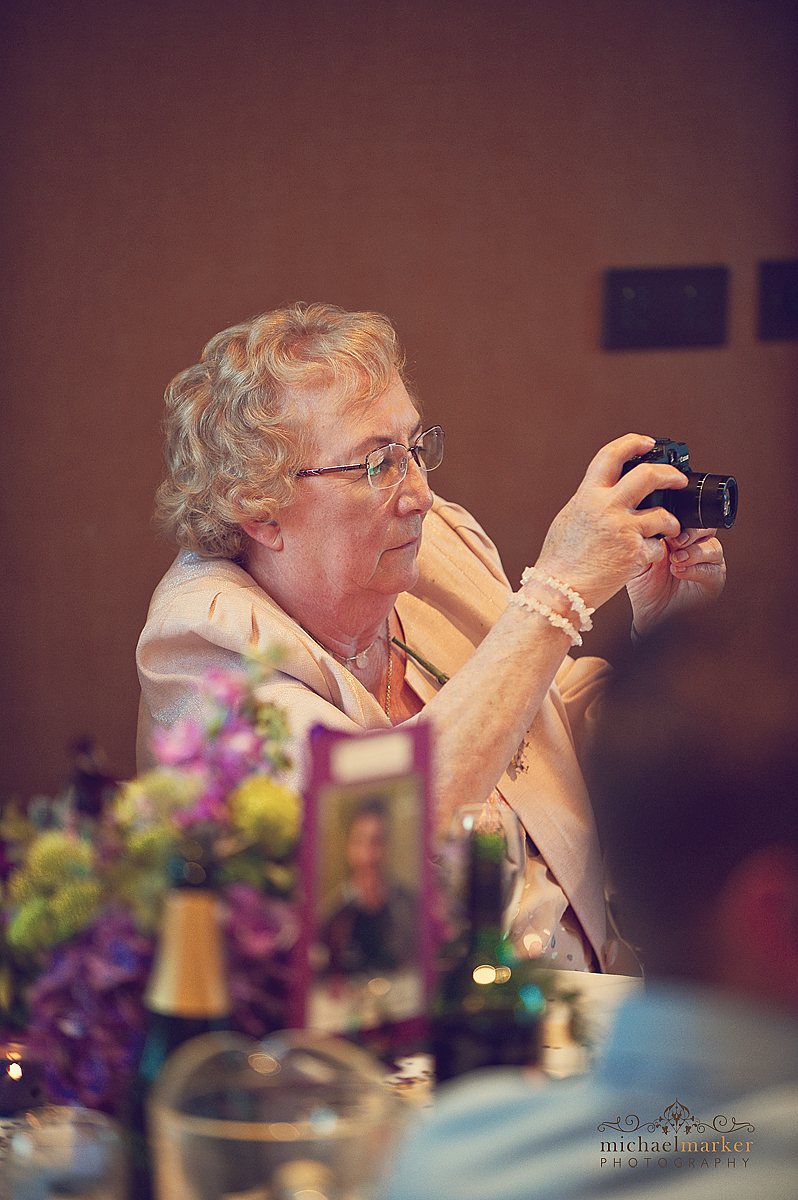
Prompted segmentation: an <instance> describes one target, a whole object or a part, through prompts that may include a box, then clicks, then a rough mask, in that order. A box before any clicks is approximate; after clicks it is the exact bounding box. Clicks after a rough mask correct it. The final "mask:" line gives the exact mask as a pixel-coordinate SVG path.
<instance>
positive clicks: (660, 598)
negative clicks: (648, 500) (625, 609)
mask: <svg viewBox="0 0 798 1200" xmlns="http://www.w3.org/2000/svg"><path fill="white" fill-rule="evenodd" d="M715 533H716V530H714V529H684V530H682V532H681V533H680V534H679V535H678V536H677V537H669V538H665V540H664V543H663V544H664V547H665V554H664V555H663V557H662V558H661V559H660V560H659V561H658V562H655V563H652V564H651V566H650V567H647V568H646V569H645V570H644V571H642V572H641V573H640V574H639V575H636V576H635V577H634V579H631V580H630V581H629V583H627V585H626V590H627V591H628V593H629V599H630V600H631V602H632V612H633V614H634V616H633V620H634V626H635V629H636V630H637V632H638V633H639V634H641V635H643V634H646V633H650V632H651V630H652V629H653V628H654V627H655V626H656V625H658V624H659V623H660V621H662V620H664V619H665V618H666V617H672V616H675V615H676V614H677V613H680V612H684V611H685V610H686V609H688V608H693V607H695V606H697V605H700V604H706V603H708V602H709V601H711V600H715V599H717V597H718V596H719V595H720V593H721V592H722V591H723V585H724V584H725V582H726V563H725V561H724V558H723V547H722V546H721V544H720V542H719V541H718V539H717V538H716V537H715Z"/></svg>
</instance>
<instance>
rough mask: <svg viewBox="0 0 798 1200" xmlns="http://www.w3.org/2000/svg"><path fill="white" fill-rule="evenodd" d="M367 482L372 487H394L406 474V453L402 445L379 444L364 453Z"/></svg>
mask: <svg viewBox="0 0 798 1200" xmlns="http://www.w3.org/2000/svg"><path fill="white" fill-rule="evenodd" d="M366 467H367V469H368V473H369V483H370V484H371V486H372V487H373V488H389V487H396V485H397V483H401V482H402V480H403V479H404V477H405V475H406V474H407V454H406V452H405V448H404V446H397V445H393V444H392V445H390V446H380V448H379V450H372V451H371V453H370V454H367V455H366Z"/></svg>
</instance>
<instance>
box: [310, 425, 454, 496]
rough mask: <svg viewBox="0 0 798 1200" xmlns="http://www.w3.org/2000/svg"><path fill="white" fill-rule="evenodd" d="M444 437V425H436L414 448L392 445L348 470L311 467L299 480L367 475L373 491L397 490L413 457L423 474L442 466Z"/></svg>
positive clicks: (421, 435) (419, 436) (379, 450)
mask: <svg viewBox="0 0 798 1200" xmlns="http://www.w3.org/2000/svg"><path fill="white" fill-rule="evenodd" d="M443 438H444V433H443V430H442V429H441V427H440V425H433V426H432V428H431V429H427V430H425V431H424V433H420V434H419V435H418V437H417V438H416V440H415V441H414V442H413V445H412V446H403V445H402V444H401V443H400V442H389V443H388V445H387V446H379V447H378V448H377V449H376V450H371V451H370V452H369V453H368V454H367V455H366V458H365V461H364V462H362V463H353V464H352V465H351V466H346V467H308V468H305V469H303V470H301V471H297V472H296V474H297V476H300V477H301V476H305V475H330V474H332V473H333V472H335V471H364V472H365V473H366V478H367V479H368V481H369V484H370V485H371V487H373V488H376V489H377V491H382V490H383V489H384V488H392V487H396V486H397V484H400V483H401V482H402V480H403V479H404V477H405V475H406V474H407V460H408V457H409V455H411V454H412V455H413V458H414V459H415V460H416V463H417V464H418V466H419V467H420V468H421V470H422V471H425V472H427V471H434V470H435V468H436V467H439V466H440V465H441V461H442V459H443Z"/></svg>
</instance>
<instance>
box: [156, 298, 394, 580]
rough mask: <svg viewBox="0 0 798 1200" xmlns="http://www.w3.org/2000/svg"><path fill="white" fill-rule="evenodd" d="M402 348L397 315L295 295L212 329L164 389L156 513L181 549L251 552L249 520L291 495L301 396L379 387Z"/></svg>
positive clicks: (367, 392) (299, 447) (368, 393)
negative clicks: (162, 463)
mask: <svg viewBox="0 0 798 1200" xmlns="http://www.w3.org/2000/svg"><path fill="white" fill-rule="evenodd" d="M394 373H398V374H399V376H400V378H401V379H402V380H403V382H405V383H407V380H406V379H405V377H404V354H403V352H402V349H401V347H400V345H399V342H398V340H397V337H396V333H395V331H394V328H393V326H392V324H391V322H390V321H389V320H388V318H387V317H384V316H382V315H381V314H379V313H371V312H346V311H345V310H344V309H342V308H338V307H337V306H336V305H333V304H302V303H298V304H291V305H287V306H285V307H284V308H278V309H275V310H274V311H273V312H267V313H263V314H262V315H261V316H257V317H253V318H252V319H251V320H250V321H245V322H243V324H241V325H234V326H233V327H232V328H231V329H225V330H224V331H223V332H222V333H218V334H217V335H216V336H215V337H213V338H211V340H210V341H209V342H208V344H207V346H206V347H205V349H204V350H203V353H202V358H201V360H200V362H199V363H197V364H196V365H195V366H193V367H188V368H187V369H186V370H185V371H181V372H180V374H179V375H177V376H176V377H175V378H174V379H173V380H172V382H171V383H170V385H169V387H168V388H167V391H166V397H165V399H166V416H165V419H164V430H165V433H166V448H165V453H166V462H167V475H166V478H165V479H164V481H163V483H162V484H161V486H160V487H159V489H158V493H157V496H156V508H155V515H156V520H157V522H158V524H159V525H160V527H161V529H162V530H163V531H164V532H165V533H167V534H168V535H169V536H170V537H172V538H173V539H174V540H175V541H176V542H177V544H178V545H179V546H182V547H184V548H185V549H188V550H194V551H196V552H197V553H199V554H203V555H207V556H209V557H215V558H232V559H241V558H243V557H244V553H245V550H246V547H247V542H248V536H247V534H246V533H245V532H244V530H243V529H242V527H241V524H242V522H243V521H251V520H258V521H264V520H270V519H272V518H273V517H274V515H275V514H276V513H277V512H278V510H279V509H281V508H284V507H285V506H286V505H288V504H290V503H291V500H292V499H293V497H294V494H295V490H296V487H297V483H296V480H295V478H294V473H295V472H296V471H297V470H299V469H300V468H301V467H303V466H306V465H307V464H306V463H305V462H304V461H303V456H304V454H305V441H306V438H305V436H303V428H302V425H301V423H300V422H299V421H298V420H297V419H296V417H295V414H294V405H293V403H292V402H293V400H294V399H295V397H296V396H297V394H299V393H301V392H303V391H306V390H307V389H308V388H309V387H318V386H319V385H323V384H325V383H329V384H330V385H335V386H340V387H342V388H343V390H344V394H345V395H347V396H348V397H349V398H351V399H352V400H368V399H371V398H373V397H375V396H378V395H380V393H382V392H384V391H385V389H386V388H387V387H388V386H389V384H390V381H391V377H392V375H393V374H394Z"/></svg>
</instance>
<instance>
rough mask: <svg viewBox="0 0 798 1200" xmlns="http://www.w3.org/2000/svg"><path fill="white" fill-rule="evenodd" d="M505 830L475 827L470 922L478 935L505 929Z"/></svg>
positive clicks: (473, 934)
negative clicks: (503, 862)
mask: <svg viewBox="0 0 798 1200" xmlns="http://www.w3.org/2000/svg"><path fill="white" fill-rule="evenodd" d="M505 852H506V845H505V840H504V833H503V832H502V831H501V830H499V831H498V832H495V833H494V832H482V831H481V830H478V831H476V832H475V833H473V834H472V835H471V840H470V842H469V875H468V922H469V925H470V928H471V937H472V941H473V940H474V938H475V937H477V936H480V935H485V934H487V933H489V932H492V933H493V934H494V936H498V937H500V936H501V932H502V916H503V905H502V890H503V889H502V861H503V859H504V855H505Z"/></svg>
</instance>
